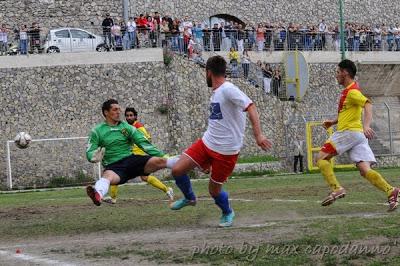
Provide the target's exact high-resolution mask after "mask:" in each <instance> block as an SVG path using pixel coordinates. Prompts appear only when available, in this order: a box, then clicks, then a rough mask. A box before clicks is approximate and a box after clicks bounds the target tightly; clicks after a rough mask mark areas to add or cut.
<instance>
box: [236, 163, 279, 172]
mask: <svg viewBox="0 0 400 266" xmlns="http://www.w3.org/2000/svg"><path fill="white" fill-rule="evenodd" d="M283 170H284V167H283V166H282V163H281V162H279V161H277V162H260V163H238V164H236V166H235V169H234V170H233V172H234V173H236V174H240V173H245V172H252V171H255V172H262V171H272V172H280V171H283Z"/></svg>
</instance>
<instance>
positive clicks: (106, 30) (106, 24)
mask: <svg viewBox="0 0 400 266" xmlns="http://www.w3.org/2000/svg"><path fill="white" fill-rule="evenodd" d="M112 26H114V21H113V19H112V18H111V17H110V13H107V14H106V18H105V19H104V20H103V23H101V27H102V28H103V37H104V43H105V44H106V45H107V46H108V48H110V47H111V46H112V44H113V41H112V37H111V27H112Z"/></svg>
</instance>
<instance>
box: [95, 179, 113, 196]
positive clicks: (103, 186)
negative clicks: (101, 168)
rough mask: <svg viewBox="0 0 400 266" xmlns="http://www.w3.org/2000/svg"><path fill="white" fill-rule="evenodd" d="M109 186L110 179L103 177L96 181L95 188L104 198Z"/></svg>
mask: <svg viewBox="0 0 400 266" xmlns="http://www.w3.org/2000/svg"><path fill="white" fill-rule="evenodd" d="M109 187H110V181H109V180H108V179H106V178H104V177H102V178H100V179H99V180H98V181H97V182H96V185H95V186H94V189H95V190H96V191H97V192H98V193H99V194H100V195H101V197H102V198H103V197H104V196H105V195H107V192H108V188H109Z"/></svg>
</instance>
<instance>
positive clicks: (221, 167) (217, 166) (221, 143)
mask: <svg viewBox="0 0 400 266" xmlns="http://www.w3.org/2000/svg"><path fill="white" fill-rule="evenodd" d="M225 74H226V61H225V59H224V58H222V57H221V56H213V57H210V58H209V59H208V60H207V64H206V75H207V85H208V87H210V88H212V96H211V99H210V100H211V101H210V116H209V119H208V127H207V130H206V132H205V133H204V135H203V137H202V138H201V139H199V140H197V141H196V142H195V143H194V144H192V146H190V147H189V148H188V149H187V150H186V151H185V152H184V153H183V155H182V156H180V158H179V161H177V162H176V164H175V165H174V166H173V168H172V174H173V175H183V174H185V173H187V172H189V171H190V170H192V169H193V168H196V167H199V168H200V169H202V170H203V171H206V170H207V169H211V177H210V181H209V185H208V189H209V193H210V195H211V197H213V198H214V200H215V204H216V205H217V206H218V207H219V208H220V209H221V210H222V216H221V220H220V223H219V225H220V226H221V227H228V226H231V225H232V223H233V219H234V217H235V213H234V211H233V209H232V208H231V206H230V205H229V199H228V193H227V192H226V191H224V190H222V185H223V184H224V183H225V182H226V181H227V179H228V176H229V175H230V174H231V173H232V171H233V169H234V167H235V164H236V161H237V158H238V156H239V151H240V149H241V147H242V145H243V137H244V132H245V128H246V112H247V113H248V114H249V119H250V121H251V124H252V127H253V133H254V138H255V139H256V142H257V144H258V145H259V146H260V147H261V148H262V149H263V150H268V149H270V148H271V142H270V141H269V140H268V139H267V138H266V137H265V136H264V135H263V133H262V132H261V126H260V120H259V115H258V112H257V109H256V106H255V104H254V103H253V101H252V100H251V99H250V98H249V97H247V95H246V94H245V93H243V92H242V91H241V90H240V89H239V88H238V87H236V86H235V85H234V84H232V83H230V82H227V81H226V80H225ZM177 185H178V187H179V188H180V189H181V190H182V192H183V194H184V195H186V194H187V193H186V194H185V190H186V187H190V181H189V182H188V183H185V184H184V183H182V184H178V183H177ZM195 204H196V198H195V196H194V193H192V197H191V198H189V197H186V196H185V197H184V198H182V199H180V200H178V201H175V202H174V203H172V204H171V209H173V210H179V209H181V208H183V207H185V206H190V205H191V206H194V205H195Z"/></svg>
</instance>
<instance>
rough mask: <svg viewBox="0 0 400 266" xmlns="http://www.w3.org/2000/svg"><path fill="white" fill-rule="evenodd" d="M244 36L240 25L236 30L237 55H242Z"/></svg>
mask: <svg viewBox="0 0 400 266" xmlns="http://www.w3.org/2000/svg"><path fill="white" fill-rule="evenodd" d="M244 35H245V32H244V30H243V26H242V24H239V25H238V30H237V36H238V37H237V47H238V51H239V53H243V51H244Z"/></svg>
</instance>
